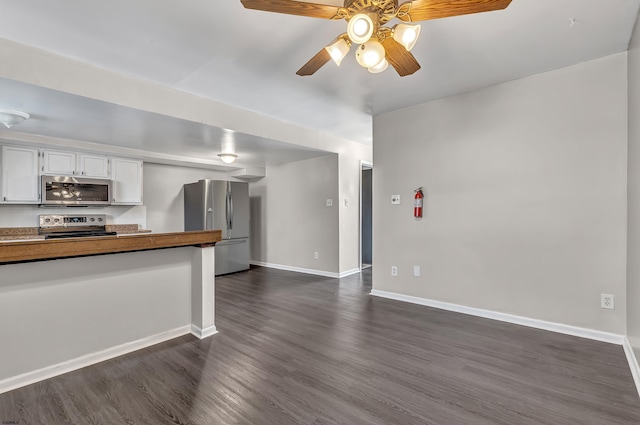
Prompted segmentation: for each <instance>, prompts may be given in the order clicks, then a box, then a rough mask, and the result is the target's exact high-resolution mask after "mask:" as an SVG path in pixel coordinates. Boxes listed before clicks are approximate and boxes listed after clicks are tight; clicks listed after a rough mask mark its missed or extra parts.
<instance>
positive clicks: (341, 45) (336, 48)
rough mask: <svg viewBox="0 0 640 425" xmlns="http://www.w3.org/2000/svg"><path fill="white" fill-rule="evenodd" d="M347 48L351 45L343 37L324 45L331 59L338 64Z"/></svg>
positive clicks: (345, 54) (345, 53)
mask: <svg viewBox="0 0 640 425" xmlns="http://www.w3.org/2000/svg"><path fill="white" fill-rule="evenodd" d="M349 49H351V45H350V44H349V43H348V42H347V41H346V40H345V39H344V38H340V39H338V40H337V41H336V42H335V43H333V44H332V45H330V46H327V47H325V50H326V51H327V52H329V55H330V56H331V59H333V61H334V62H335V63H336V65H338V66H340V63H341V62H342V59H344V57H345V56H347V53H349Z"/></svg>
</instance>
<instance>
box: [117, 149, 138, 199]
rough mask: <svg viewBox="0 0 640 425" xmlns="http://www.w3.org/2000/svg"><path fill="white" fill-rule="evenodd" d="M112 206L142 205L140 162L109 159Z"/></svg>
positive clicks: (125, 159)
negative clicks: (111, 181)
mask: <svg viewBox="0 0 640 425" xmlns="http://www.w3.org/2000/svg"><path fill="white" fill-rule="evenodd" d="M111 180H113V202H112V204H114V205H142V161H139V160H135V159H128V158H111Z"/></svg>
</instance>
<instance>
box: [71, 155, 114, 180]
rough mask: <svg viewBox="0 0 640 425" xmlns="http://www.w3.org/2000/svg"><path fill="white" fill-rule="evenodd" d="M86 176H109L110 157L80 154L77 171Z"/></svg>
mask: <svg viewBox="0 0 640 425" xmlns="http://www.w3.org/2000/svg"><path fill="white" fill-rule="evenodd" d="M78 172H79V173H80V175H82V176H84V177H94V178H96V177H102V178H107V177H109V158H107V157H106V156H102V155H88V154H84V153H81V154H78V167H77V171H76V173H78Z"/></svg>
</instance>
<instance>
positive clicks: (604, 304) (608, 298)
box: [600, 294, 616, 310]
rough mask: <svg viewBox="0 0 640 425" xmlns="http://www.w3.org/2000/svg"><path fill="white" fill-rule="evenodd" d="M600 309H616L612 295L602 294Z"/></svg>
mask: <svg viewBox="0 0 640 425" xmlns="http://www.w3.org/2000/svg"><path fill="white" fill-rule="evenodd" d="M600 307H601V308H606V309H609V310H613V309H615V308H616V305H615V300H614V298H613V295H611V294H600Z"/></svg>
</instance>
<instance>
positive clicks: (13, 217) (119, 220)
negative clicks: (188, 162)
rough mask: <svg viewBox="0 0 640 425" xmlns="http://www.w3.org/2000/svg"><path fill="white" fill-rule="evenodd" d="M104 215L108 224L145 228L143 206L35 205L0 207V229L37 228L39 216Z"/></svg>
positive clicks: (145, 217) (145, 221)
mask: <svg viewBox="0 0 640 425" xmlns="http://www.w3.org/2000/svg"><path fill="white" fill-rule="evenodd" d="M74 212H75V213H78V212H79V213H81V214H106V215H107V222H108V223H109V224H137V225H139V226H140V227H141V228H143V229H144V228H146V223H147V211H146V207H145V206H144V205H136V206H112V207H104V208H81V209H77V208H76V209H74V208H40V207H38V206H37V205H0V227H38V216H39V215H40V214H74Z"/></svg>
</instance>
